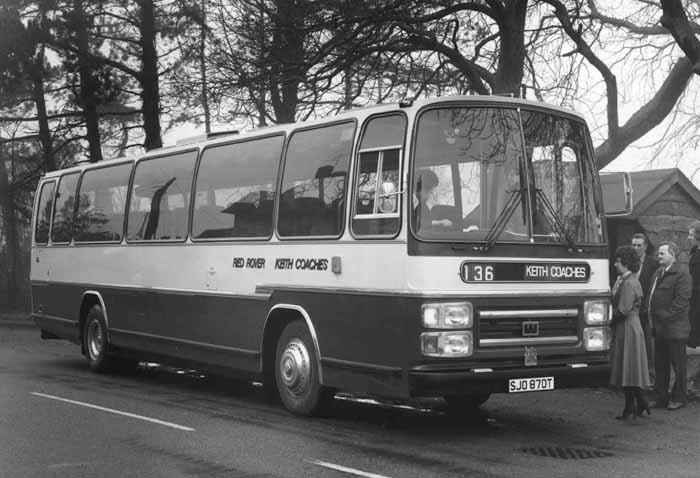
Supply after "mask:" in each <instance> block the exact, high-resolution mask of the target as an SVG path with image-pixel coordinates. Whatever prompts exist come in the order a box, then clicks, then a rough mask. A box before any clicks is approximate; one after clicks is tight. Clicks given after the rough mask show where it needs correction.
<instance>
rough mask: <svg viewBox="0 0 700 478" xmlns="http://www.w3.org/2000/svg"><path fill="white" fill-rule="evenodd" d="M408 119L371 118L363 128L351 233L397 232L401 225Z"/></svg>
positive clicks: (378, 233) (358, 157)
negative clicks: (402, 169)
mask: <svg viewBox="0 0 700 478" xmlns="http://www.w3.org/2000/svg"><path fill="white" fill-rule="evenodd" d="M405 130H406V119H405V118H404V117H403V116H402V115H390V116H380V117H374V118H370V119H369V120H368V121H367V122H366V124H365V128H364V131H363V137H362V142H361V143H360V152H359V154H358V156H357V159H356V161H357V162H358V164H357V167H356V168H355V169H356V171H357V173H356V175H355V192H354V197H355V199H354V210H353V216H352V232H353V234H355V235H357V236H378V235H382V236H384V235H394V234H396V233H397V232H398V231H399V229H400V227H401V218H400V216H399V211H400V205H401V201H400V198H401V191H400V187H401V151H402V148H403V142H404V134H405Z"/></svg>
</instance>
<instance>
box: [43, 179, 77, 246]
mask: <svg viewBox="0 0 700 478" xmlns="http://www.w3.org/2000/svg"><path fill="white" fill-rule="evenodd" d="M73 174H77V175H78V181H77V182H76V183H75V204H73V218H72V223H71V234H70V241H68V242H54V241H53V238H52V237H51V236H53V222H54V219H55V218H56V195H57V194H58V190H59V188H60V187H61V181H63V178H65V177H66V176H71V175H73ZM82 178H83V171H82V170H80V171H71V172H66V173H63V174H61V175H60V176H59V177H58V180H57V183H56V191H55V192H54V205H53V209H54V210H53V212H52V213H51V232H50V234H51V235H50V236H49V239H50V244H51V245H52V246H56V247H66V246H72V245H73V244H74V243H75V241H74V232H75V213H76V207H77V205H78V191H79V190H80V182H81V180H82Z"/></svg>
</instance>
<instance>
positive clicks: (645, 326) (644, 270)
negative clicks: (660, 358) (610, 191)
mask: <svg viewBox="0 0 700 478" xmlns="http://www.w3.org/2000/svg"><path fill="white" fill-rule="evenodd" d="M632 247H634V250H635V251H637V254H638V255H639V263H640V267H639V271H638V272H637V280H639V283H640V284H641V285H642V294H643V296H642V304H646V303H647V301H648V299H649V288H650V287H651V283H652V282H651V281H652V280H653V278H654V273H655V272H656V269H658V268H659V261H658V260H657V259H656V257H654V255H653V254H652V251H649V250H648V249H649V242H648V241H647V236H646V234H644V233H643V232H637V233H635V234H634V235H633V236H632ZM639 320H640V322H641V323H642V330H643V331H644V339H645V340H646V347H647V357H649V366H650V367H653V359H654V348H653V337H652V336H651V331H650V330H649V318H648V317H647V308H646V307H642V310H640V311H639Z"/></svg>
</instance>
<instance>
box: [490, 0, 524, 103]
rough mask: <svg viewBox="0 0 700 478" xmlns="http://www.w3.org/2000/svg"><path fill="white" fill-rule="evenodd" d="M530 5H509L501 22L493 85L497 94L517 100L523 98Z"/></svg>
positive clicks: (519, 0)
mask: <svg viewBox="0 0 700 478" xmlns="http://www.w3.org/2000/svg"><path fill="white" fill-rule="evenodd" d="M527 3H528V2H527V0H513V1H506V2H504V5H503V6H502V7H501V8H502V10H501V11H500V15H499V19H498V24H499V30H500V35H501V45H500V52H499V55H498V68H497V69H496V72H495V74H494V79H493V84H492V85H491V88H492V92H493V93H494V94H504V93H506V94H507V93H510V94H512V95H513V96H514V97H516V98H519V97H520V96H521V95H522V92H521V85H522V82H523V71H524V68H525V66H524V65H525V17H526V14H527Z"/></svg>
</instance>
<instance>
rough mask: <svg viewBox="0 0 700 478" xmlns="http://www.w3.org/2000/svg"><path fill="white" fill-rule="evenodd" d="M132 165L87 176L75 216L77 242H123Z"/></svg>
mask: <svg viewBox="0 0 700 478" xmlns="http://www.w3.org/2000/svg"><path fill="white" fill-rule="evenodd" d="M131 167H132V163H126V164H119V165H116V166H108V167H104V168H96V169H89V170H87V171H85V172H84V173H83V180H82V182H81V183H80V191H79V193H78V209H77V211H78V212H77V215H76V217H75V240H76V242H96V241H100V242H119V241H121V239H122V232H123V230H124V211H125V210H126V191H127V187H128V184H129V175H130V174H131Z"/></svg>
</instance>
